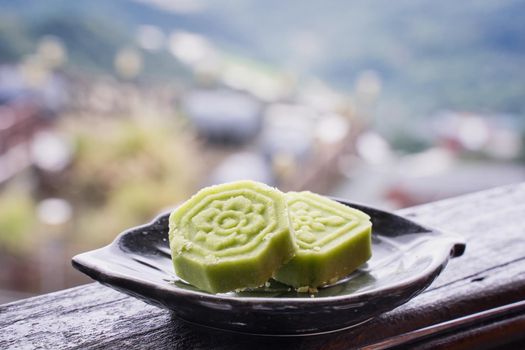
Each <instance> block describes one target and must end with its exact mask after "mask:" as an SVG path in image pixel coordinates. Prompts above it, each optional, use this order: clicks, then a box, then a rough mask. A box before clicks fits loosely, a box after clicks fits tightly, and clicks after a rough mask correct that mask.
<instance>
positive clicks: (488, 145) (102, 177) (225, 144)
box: [0, 0, 525, 303]
mask: <svg viewBox="0 0 525 350" xmlns="http://www.w3.org/2000/svg"><path fill="white" fill-rule="evenodd" d="M524 15H525V1H513V0H509V1H497V0H483V1H476V2H465V3H463V2H457V1H451V0H444V1H439V2H434V1H416V0H400V1H395V2H393V1H388V0H375V1H346V0H334V1H330V2H326V1H321V0H309V1H298V0H294V1H286V2H282V1H275V0H269V1H254V0H244V1H240V0H223V1H220V2H216V1H207V0H135V1H131V0H108V1H102V0H96V1H91V0H77V1H67V0H47V1H36V0H35V1H30V0H17V1H9V0H0V266H2V268H1V269H0V303H4V302H8V301H12V300H16V299H20V298H24V297H28V296H31V295H35V294H39V293H44V292H49V291H54V290H58V289H63V288H66V287H70V286H74V285H77V284H81V283H86V282H88V281H89V280H88V279H87V278H85V277H83V276H82V275H81V274H80V273H78V272H76V271H74V270H73V269H72V268H71V267H70V258H71V256H72V255H74V254H76V253H79V252H82V251H86V250H90V249H94V248H97V247H100V246H102V245H105V244H107V243H109V242H110V241H111V240H113V238H114V237H115V236H116V235H117V234H118V233H119V232H121V231H122V230H124V229H126V228H128V227H131V226H134V225H137V224H141V223H145V222H147V221H149V220H150V219H152V218H153V217H154V216H155V215H156V214H157V213H159V212H161V211H162V210H165V209H166V208H170V207H172V206H174V205H176V204H177V203H179V202H180V201H182V200H184V199H186V198H188V196H190V195H191V194H192V193H194V192H195V191H196V190H197V189H199V188H200V187H202V186H205V185H209V184H213V183H221V182H226V181H232V180H237V179H244V178H250V179H254V180H258V181H262V182H265V183H268V184H271V185H274V186H277V187H279V188H281V189H282V190H303V189H308V190H312V191H315V192H319V193H322V194H326V195H332V196H337V197H342V198H347V199H350V200H353V201H360V202H364V203H368V204H371V205H376V206H379V207H382V208H386V209H392V210H393V209H396V208H401V207H406V206H413V205H418V204H422V203H425V202H430V201H435V200H439V199H442V198H447V197H451V196H455V195H460V194H463V193H468V192H472V191H477V190H481V189H485V188H490V187H493V186H498V185H503V184H509V183H515V182H520V181H523V180H524V179H525V147H524V142H525V118H524V116H525V69H524V67H525V21H524V20H523V16H524Z"/></svg>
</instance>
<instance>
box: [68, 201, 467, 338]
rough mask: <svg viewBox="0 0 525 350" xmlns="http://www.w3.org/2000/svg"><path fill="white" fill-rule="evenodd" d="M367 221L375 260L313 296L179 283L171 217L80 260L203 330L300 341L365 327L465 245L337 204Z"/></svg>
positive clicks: (273, 286) (86, 268) (281, 288)
mask: <svg viewBox="0 0 525 350" xmlns="http://www.w3.org/2000/svg"><path fill="white" fill-rule="evenodd" d="M340 202H341V203H343V204H345V205H349V206H352V207H354V208H357V209H360V210H362V211H364V212H366V213H367V214H369V215H370V216H371V218H372V223H373V235H372V236H373V237H372V241H373V248H372V250H373V257H372V259H371V260H369V261H368V263H367V264H365V265H364V266H362V267H361V268H360V269H359V270H358V271H356V272H354V273H353V274H351V275H350V276H349V277H348V278H346V279H344V280H342V281H339V282H338V283H336V284H335V285H332V286H329V287H325V288H321V289H320V290H319V292H318V293H317V294H315V295H313V294H312V295H311V294H308V293H297V292H295V291H293V290H290V289H289V288H288V287H287V286H285V285H282V284H279V283H278V282H271V283H270V285H269V286H267V287H264V288H260V289H255V290H251V291H245V292H241V293H233V292H232V293H225V294H209V293H206V292H203V291H200V290H198V289H196V288H195V287H193V286H191V285H189V284H187V283H185V282H183V281H181V280H179V279H178V278H177V276H176V275H175V273H174V272H173V267H172V264H171V257H170V250H169V247H168V214H163V215H160V216H159V217H157V218H156V219H155V220H154V221H153V222H151V223H149V224H147V225H144V226H140V227H136V228H132V229H130V230H128V231H125V232H123V233H122V234H120V235H119V236H118V237H117V238H116V239H115V241H114V242H113V243H111V244H110V245H108V246H106V247H104V248H101V249H97V250H94V251H90V252H87V253H83V254H80V255H77V256H75V257H74V258H73V265H74V266H75V267H76V268H77V269H78V270H80V271H82V272H84V273H85V274H87V275H88V276H90V277H91V278H93V279H95V280H97V281H99V282H101V283H103V284H105V285H108V286H110V287H112V288H115V289H117V290H119V291H121V292H124V293H127V294H129V295H132V296H134V297H138V298H140V299H142V300H144V301H145V302H147V303H150V304H154V305H157V306H160V307H163V308H167V309H170V310H173V312H174V313H175V314H176V315H177V316H178V317H180V318H182V319H184V320H186V321H189V322H192V323H195V324H199V325H203V326H208V327H214V328H220V329H226V330H231V331H238V332H244V333H253V334H266V335H304V334H315V333H324V332H331V331H335V330H340V329H344V328H348V327H351V326H354V325H356V324H359V323H362V322H364V321H366V320H368V319H370V318H373V317H374V316H377V315H379V314H381V313H383V312H386V311H389V310H392V309H394V308H395V307H397V306H399V305H401V304H403V303H405V302H407V301H408V300H409V299H410V298H412V297H414V296H415V295H416V294H418V293H420V292H421V291H423V290H424V289H425V288H426V287H427V286H428V285H429V284H430V283H431V282H432V281H433V280H434V279H435V278H436V276H437V275H438V274H439V273H440V272H441V271H442V270H443V268H444V267H445V265H446V264H447V261H448V259H449V258H450V257H456V256H460V255H461V254H462V253H463V251H464V249H465V244H464V243H462V242H461V240H459V239H458V238H457V237H455V238H454V237H451V236H448V235H445V234H443V233H442V232H440V231H438V230H435V229H432V228H428V227H425V226H422V225H420V224H418V223H415V222H413V221H411V220H408V219H405V218H403V217H400V216H397V215H395V214H392V213H388V212H385V211H381V210H378V209H373V208H370V207H365V206H362V205H357V204H353V203H349V202H346V201H340Z"/></svg>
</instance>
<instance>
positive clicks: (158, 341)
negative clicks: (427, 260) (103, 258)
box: [0, 184, 525, 349]
mask: <svg viewBox="0 0 525 350" xmlns="http://www.w3.org/2000/svg"><path fill="white" fill-rule="evenodd" d="M400 213H401V214H403V215H406V216H409V217H411V218H415V219H417V220H419V221H421V222H423V223H425V224H428V225H432V226H436V227H439V228H441V229H444V230H447V231H450V232H454V233H457V234H459V235H461V236H463V237H464V238H465V239H466V241H467V250H466V252H465V254H464V255H463V256H462V257H461V258H457V259H454V260H452V261H451V262H450V263H449V265H448V267H447V268H446V269H445V271H444V272H443V273H442V274H441V275H440V276H439V277H438V278H437V279H436V280H435V281H434V283H433V284H432V285H431V286H430V287H429V288H428V289H427V290H426V291H425V292H424V293H422V294H420V295H419V296H417V297H415V298H414V299H412V300H411V301H410V302H408V303H407V304H405V305H403V306H401V307H399V308H397V309H395V310H393V311H391V312H389V313H386V314H384V315H383V316H381V317H379V318H377V319H375V320H373V321H371V322H369V323H367V324H365V325H363V326H361V327H358V328H355V329H352V330H347V331H342V332H339V333H335V334H329V335H322V336H312V337H296V338H272V337H253V336H244V335H237V334H232V333H227V332H220V331H211V330H206V329H200V328H197V327H194V326H191V325H188V324H186V323H184V322H182V321H180V320H178V319H176V318H174V317H173V316H171V314H170V313H169V312H168V311H165V310H162V309H158V308H156V307H153V306H150V305H147V304H145V303H143V302H141V301H139V300H136V299H134V298H131V297H128V296H125V295H124V294H121V293H118V292H116V291H113V290H112V289H109V288H107V287H104V286H102V285H99V284H95V283H94V284H89V285H86V286H81V287H77V288H73V289H69V290H65V291H61V292H57V293H52V294H47V295H43V296H40V297H36V298H31V299H27V300H23V301H20V302H15V303H12V304H6V305H2V306H0V349H32V348H42V349H66V348H68V349H69V348H79V349H98V348H126V349H258V348H268V347H272V346H273V347H275V348H276V349H321V348H322V349H349V348H354V347H356V348H357V347H363V346H370V348H374V344H378V343H380V342H383V344H384V342H385V341H387V342H388V340H389V339H395V338H396V336H399V335H401V334H405V333H407V332H410V331H413V330H416V329H419V328H422V327H428V326H432V325H435V324H437V323H441V322H444V321H449V320H453V319H456V318H459V317H463V316H466V315H470V314H472V313H476V312H480V311H483V310H488V309H491V308H494V307H498V306H501V305H506V304H510V303H513V302H518V301H521V300H525V184H521V185H514V186H508V187H503V188H497V189H493V190H489V191H485V192H480V193H476V194H472V195H467V196H462V197H458V198H453V199H449V200H445V201H441V202H436V203H433V204H428V205H424V206H420V207H416V208H411V209H406V210H403V211H401V212H400ZM517 320H518V321H517V322H514V323H512V327H514V328H512V329H514V331H515V330H516V329H518V331H520V330H522V328H523V327H524V322H523V317H522V318H518V319H517ZM516 327H518V328H516ZM485 328H486V327H485ZM496 329H498V328H496ZM482 331H483V329H482V327H481V328H479V329H478V332H482ZM483 334H486V332H485V333H483ZM500 334H501V332H500ZM523 334H524V336H525V329H523ZM448 336H449V338H450V334H449V335H448ZM452 338H453V337H452ZM464 339H468V336H467V337H466V338H465V337H464ZM512 341H516V340H515V339H513V340H512ZM518 341H519V340H518Z"/></svg>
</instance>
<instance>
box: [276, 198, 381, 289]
mask: <svg viewBox="0 0 525 350" xmlns="http://www.w3.org/2000/svg"><path fill="white" fill-rule="evenodd" d="M285 199H286V203H287V206H288V209H289V216H290V219H291V224H292V230H293V232H294V236H295V243H296V252H295V256H294V257H293V258H292V259H291V260H290V261H289V262H288V263H287V264H285V265H284V266H282V267H281V268H280V269H279V270H278V271H277V272H276V274H275V275H274V278H275V279H276V280H278V281H280V282H282V283H285V284H288V285H291V286H293V287H295V288H306V287H309V288H316V287H319V286H322V285H326V284H331V283H334V282H336V281H337V280H339V279H341V278H343V277H345V276H347V275H348V274H350V273H351V272H353V271H354V270H355V269H357V268H358V267H359V266H360V265H362V264H364V263H365V262H366V261H367V260H368V259H370V257H371V256H372V242H371V230H372V223H371V222H370V217H369V216H368V215H367V214H365V213H363V212H362V211H360V210H357V209H354V208H350V207H348V206H346V205H343V204H340V203H338V202H336V201H333V200H330V199H328V198H326V197H323V196H320V195H317V194H314V193H311V192H307V191H306V192H289V193H287V194H286V195H285ZM306 289H307V288H306Z"/></svg>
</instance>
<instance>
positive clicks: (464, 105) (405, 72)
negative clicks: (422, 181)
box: [0, 0, 525, 124]
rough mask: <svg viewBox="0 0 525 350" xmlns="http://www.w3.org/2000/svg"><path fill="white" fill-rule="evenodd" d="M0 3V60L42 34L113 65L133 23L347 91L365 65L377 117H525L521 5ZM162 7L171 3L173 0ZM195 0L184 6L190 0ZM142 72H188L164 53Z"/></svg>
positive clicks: (93, 62)
mask: <svg viewBox="0 0 525 350" xmlns="http://www.w3.org/2000/svg"><path fill="white" fill-rule="evenodd" d="M176 3H182V4H187V5H188V6H186V8H184V7H176V6H175V7H174V6H173V4H172V3H171V2H169V1H148V0H142V1H124V0H111V1H100V0H97V1H87V0H80V1H65V0H50V1H45V2H38V1H30V0H19V1H8V0H1V1H0V9H1V12H0V13H1V14H0V60H1V61H2V62H5V61H12V60H16V59H19V58H20V57H21V56H22V55H23V54H24V53H28V52H30V51H31V47H32V46H34V45H35V40H36V39H37V38H38V37H40V36H42V35H46V34H54V35H56V36H59V37H60V38H62V39H63V41H64V43H65V44H66V47H67V49H68V51H69V52H70V58H71V64H73V65H77V66H80V67H82V68H83V69H96V70H102V71H104V70H105V71H108V70H110V69H111V68H112V64H113V57H114V55H115V52H116V50H117V49H118V48H120V47H123V46H134V45H135V42H134V35H135V33H136V30H137V28H138V26H139V25H144V24H146V25H150V24H153V25H156V26H158V27H159V28H160V29H161V30H163V31H164V32H165V33H166V34H169V33H170V32H172V31H174V30H185V31H190V32H196V33H199V34H202V35H204V36H206V37H207V38H209V39H210V40H211V42H212V43H214V44H215V45H216V46H217V47H219V48H220V49H222V50H224V51H227V52H228V51H229V52H233V53H235V54H238V55H241V56H247V57H250V58H252V59H256V60H259V61H263V62H267V63H270V64H273V65H275V66H276V67H278V68H281V69H283V70H288V71H290V72H292V73H294V74H297V75H299V76H303V75H307V76H318V77H321V78H323V79H325V80H327V81H329V82H330V83H331V84H333V85H335V86H338V87H340V88H342V89H345V90H348V91H351V90H352V89H353V88H354V86H355V82H356V79H358V77H359V76H360V74H362V72H363V71H367V70H373V71H374V72H375V73H377V75H378V76H379V78H380V79H381V80H380V81H381V99H380V101H379V108H378V117H379V118H380V119H381V120H383V119H384V118H383V117H389V118H386V120H385V123H388V121H391V123H393V124H395V123H396V122H398V121H399V120H400V119H404V118H405V116H406V117H408V118H414V117H417V116H424V115H427V114H428V113H432V112H433V111H435V110H436V109H440V108H450V109H459V110H473V111H479V112H489V113H491V112H501V113H511V114H517V115H523V114H524V113H525V99H524V98H523V91H525V70H524V69H522V67H523V63H524V62H525V21H523V18H522V17H523V14H524V13H525V1H518V0H511V1H505V2H502V1H496V0H485V1H478V2H468V3H461V2H460V3H458V2H456V1H451V0H446V1H440V2H432V1H416V0H402V1H395V2H393V1H386V0H377V1H361V0H360V1H344V0H337V1H330V2H329V3H327V2H325V1H319V0H314V1H308V2H303V1H297V0H294V1H287V2H281V1H275V0H270V1H264V2H258V1H253V0H252V1H239V0H229V1H220V2H212V1H183V2H176ZM169 4H172V5H171V7H170V5H169ZM190 5H191V6H190ZM144 55H145V70H144V72H143V74H144V76H146V77H152V78H155V79H173V78H174V77H175V76H180V75H181V74H185V73H183V72H184V69H183V68H182V67H181V64H180V63H179V62H177V61H176V60H175V59H173V58H172V57H171V56H170V54H169V53H168V52H167V51H166V50H164V51H161V52H159V53H155V54H151V53H144Z"/></svg>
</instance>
